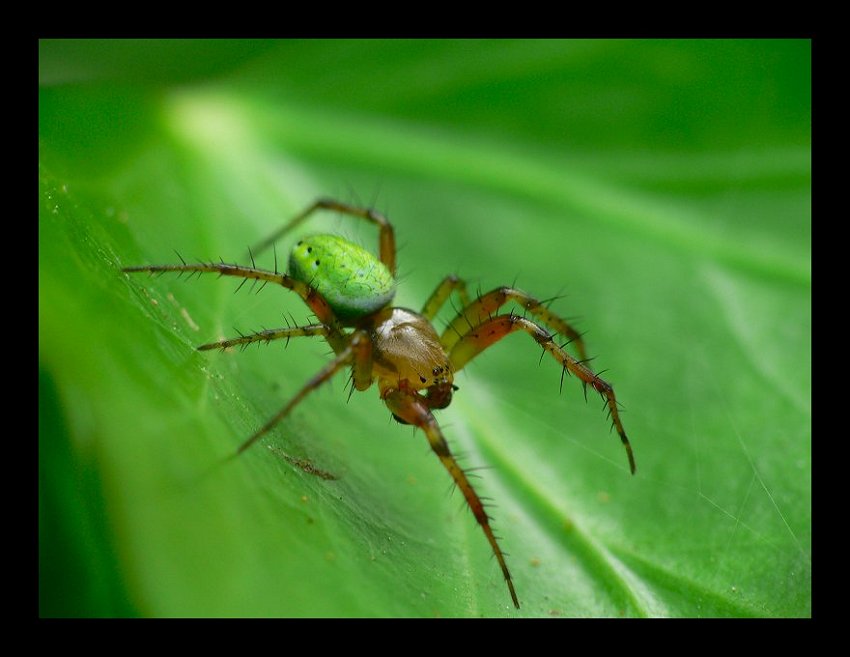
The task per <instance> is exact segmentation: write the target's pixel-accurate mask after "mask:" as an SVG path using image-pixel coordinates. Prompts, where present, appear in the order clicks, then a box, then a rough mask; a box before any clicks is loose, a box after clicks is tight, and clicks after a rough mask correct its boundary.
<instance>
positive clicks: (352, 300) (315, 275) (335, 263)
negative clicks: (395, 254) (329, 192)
mask: <svg viewBox="0 0 850 657" xmlns="http://www.w3.org/2000/svg"><path fill="white" fill-rule="evenodd" d="M289 275H290V276H292V277H293V278H295V279H297V280H299V281H303V282H304V283H307V284H308V285H310V286H312V287H313V288H314V289H315V290H317V291H318V292H319V294H321V295H322V296H323V297H324V298H325V300H326V301H327V302H328V304H330V306H331V308H332V309H333V311H334V313H335V314H336V316H337V318H338V319H340V320H341V321H350V320H354V319H357V318H358V317H363V316H364V315H368V314H370V313H373V312H375V311H376V310H380V309H381V308H383V307H384V306H386V305H387V304H388V303H389V302H390V301H392V299H393V296H394V295H395V280H393V277H392V274H390V271H389V269H387V268H386V266H385V265H384V263H382V262H381V261H380V260H378V259H377V258H376V257H375V256H374V255H372V254H371V253H370V252H369V251H367V250H366V249H364V248H362V247H359V246H357V245H356V244H352V243H351V242H349V241H348V240H346V239H343V238H342V237H338V236H336V235H313V236H312V237H305V238H304V239H303V240H301V241H300V242H298V243H297V244H296V245H295V246H294V247H293V249H292V252H291V253H290V254H289Z"/></svg>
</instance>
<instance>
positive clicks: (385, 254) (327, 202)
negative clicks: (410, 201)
mask: <svg viewBox="0 0 850 657" xmlns="http://www.w3.org/2000/svg"><path fill="white" fill-rule="evenodd" d="M316 210H333V211H335V212H341V213H343V214H347V215H350V216H352V217H359V218H361V219H365V220H366V221H368V222H370V223H373V224H375V225H377V226H378V227H379V228H380V230H381V232H380V236H379V237H378V251H379V254H380V259H381V262H383V263H384V264H385V265H386V266H387V269H389V270H390V273H391V274H392V275H393V276H395V260H396V248H395V234H394V232H393V226H392V224H391V223H390V222H389V220H388V219H387V218H386V217H385V216H384V215H382V214H381V213H380V212H377V211H375V210H372V209H371V208H357V207H354V206H353V205H348V204H346V203H340V202H339V201H334V200H333V199H330V198H320V199H316V201H314V202H313V204H312V205H310V206H309V207H308V208H306V209H305V210H303V211H302V212H301V213H299V214H298V215H296V216H295V217H293V218H292V219H290V220H289V221H288V222H287V223H286V225H284V226H283V228H280V229H279V230H277V231H275V232H274V233H272V235H270V236H269V237H267V238H266V239H265V240H263V241H262V242H260V243H259V244H257V246H255V247H254V249H253V251H254V253H260V251H263V250H265V249H267V248H268V247H270V246H271V245H272V244H273V243H274V242H276V241H277V240H279V239H280V238H281V237H283V236H284V235H285V234H286V233H288V232H289V231H291V230H292V229H293V228H295V227H296V226H298V225H299V224H300V223H302V222H303V221H304V220H306V219H307V217H309V216H310V215H311V214H313V213H314V212H315V211H316Z"/></svg>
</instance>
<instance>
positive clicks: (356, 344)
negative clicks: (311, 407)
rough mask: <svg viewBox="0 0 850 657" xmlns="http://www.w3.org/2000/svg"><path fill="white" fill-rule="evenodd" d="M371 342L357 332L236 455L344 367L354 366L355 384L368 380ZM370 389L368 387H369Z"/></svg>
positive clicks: (361, 333) (362, 333) (362, 332)
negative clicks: (367, 369)
mask: <svg viewBox="0 0 850 657" xmlns="http://www.w3.org/2000/svg"><path fill="white" fill-rule="evenodd" d="M371 360H372V354H371V342H370V341H369V336H368V335H367V334H366V332H365V331H355V332H354V333H353V334H352V335H351V340H350V342H349V344H348V346H347V347H345V349H343V350H342V351H341V352H340V353H339V354H337V356H336V358H334V359H333V360H332V361H331V362H330V363H328V364H327V365H325V366H324V367H323V368H322V369H321V370H319V372H318V373H317V374H316V375H315V376H313V378H311V379H310V380H309V381H307V383H306V384H304V387H302V388H301V390H299V391H298V393H297V394H296V395H295V396H294V397H293V398H292V399H290V400H289V402H287V404H286V406H284V407H283V408H282V409H280V411H278V412H277V414H276V415H275V416H274V417H272V418H271V419H270V420H269V421H268V422H266V423H265V424H264V425H263V426H262V427H260V428H259V429H258V430H257V431H256V432H255V433H254V434H253V435H252V436H251V437H250V438H248V439H247V440H246V441H245V442H244V443H242V444H241V445H240V446H239V449H238V450H236V455H238V454H241V453H242V452H244V451H245V450H246V449H248V448H249V447H250V446H251V445H253V444H254V443H255V442H256V441H257V440H259V439H260V438H262V437H263V436H264V435H266V434H267V433H268V432H269V431H271V430H272V429H273V428H274V426H275V425H276V424H277V423H278V422H280V421H281V420H282V419H283V418H285V417H286V416H287V415H289V412H290V411H291V410H292V409H293V408H295V406H296V405H297V404H298V403H299V402H300V401H301V400H302V399H304V397H306V396H307V395H308V394H309V393H310V392H312V391H313V390H315V389H316V388H318V387H319V386H320V385H322V384H323V383H324V382H325V381H328V380H329V379H330V378H331V377H332V376H333V375H334V374H336V373H337V372H339V371H340V370H341V369H342V368H343V367H345V366H346V365H349V364H353V366H354V380H355V384H356V382H357V380H358V377H359V379H360V380H361V381H363V380H364V379H365V378H366V374H365V372H364V370H365V369H366V368H367V367H368V368H369V369H371ZM369 378H371V373H370V374H369ZM367 387H368V386H367Z"/></svg>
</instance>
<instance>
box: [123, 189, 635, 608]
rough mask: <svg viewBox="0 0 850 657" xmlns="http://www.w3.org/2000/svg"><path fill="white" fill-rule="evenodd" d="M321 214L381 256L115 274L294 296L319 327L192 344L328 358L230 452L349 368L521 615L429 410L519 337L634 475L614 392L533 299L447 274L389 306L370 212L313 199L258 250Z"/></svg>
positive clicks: (389, 288)
mask: <svg viewBox="0 0 850 657" xmlns="http://www.w3.org/2000/svg"><path fill="white" fill-rule="evenodd" d="M320 209H323V210H333V211H336V212H340V213H342V214H344V215H348V216H351V217H357V218H360V219H364V220H366V221H368V222H370V223H373V224H376V225H377V226H378V228H379V229H380V237H379V257H378V258H375V256H374V255H372V254H371V253H369V252H368V251H366V250H365V249H363V248H361V247H359V246H357V245H355V244H352V243H351V242H349V241H347V240H345V239H343V238H341V237H338V236H335V235H315V236H312V237H305V238H304V239H302V240H301V241H299V242H298V243H297V244H295V246H294V247H293V249H292V251H291V253H290V256H289V273H281V272H278V271H277V266H275V271H268V270H264V269H259V268H257V267H256V266H255V265H254V264H253V256H252V258H251V260H252V266H250V267H247V266H241V265H233V264H226V263H223V262H222V263H207V264H205V263H198V264H187V263H186V262H185V261H183V262H182V263H181V264H175V265H143V266H140V267H126V268H124V270H123V271H125V272H148V273H162V272H190V273H198V274H201V273H217V274H219V275H220V276H235V277H236V278H241V279H243V280H242V283H241V284H240V286H241V285H244V283H245V282H246V281H248V280H254V281H263V282H264V284H266V283H276V284H278V285H281V286H283V287H285V288H288V289H290V290H292V291H293V292H295V293H296V294H297V295H298V296H300V297H301V298H302V299H303V300H304V302H305V303H306V304H307V305H308V306H309V307H310V309H311V310H312V312H313V313H314V314H315V316H316V318H317V319H318V320H319V321H318V322H317V323H315V324H310V325H307V326H290V327H287V328H280V329H271V330H265V331H260V332H258V333H253V334H250V335H243V336H240V337H238V338H233V339H229V340H221V341H219V342H213V343H210V344H205V345H202V346H200V347H198V349H200V350H209V349H227V348H228V347H234V346H240V345H248V344H251V343H254V342H270V341H272V340H279V339H281V338H286V339H289V338H293V337H296V336H321V337H323V338H325V340H327V341H328V343H329V344H330V346H331V348H332V349H333V351H334V354H335V357H334V359H333V360H332V361H331V362H330V363H328V364H327V365H325V367H323V368H322V369H321V370H320V371H319V372H318V373H317V374H316V375H315V376H313V378H311V379H310V380H309V381H307V383H306V384H305V385H304V386H303V387H302V388H301V390H299V391H298V393H297V394H296V395H295V396H294V397H293V398H292V399H291V400H290V401H289V402H288V403H287V404H286V405H285V406H284V407H283V408H282V409H281V410H280V411H278V413H277V414H276V415H274V416H273V417H272V418H271V419H269V421H268V422H266V423H265V424H264V425H263V426H262V427H260V428H259V429H258V430H257V431H256V432H255V433H254V434H253V435H252V436H250V437H249V438H248V439H247V440H245V441H244V442H243V443H242V445H241V446H240V447H239V449H238V450H237V452H236V454H240V453H242V452H244V451H245V450H246V449H248V447H250V446H251V445H253V444H254V443H255V442H256V441H257V440H259V439H260V438H261V437H262V436H264V435H266V434H267V433H268V432H269V431H271V429H272V428H273V427H274V426H275V425H276V424H277V423H278V422H280V421H281V420H282V419H283V418H285V417H286V416H287V415H288V414H289V413H290V411H292V409H293V408H294V407H295V406H296V405H297V404H298V403H299V402H300V401H301V400H302V399H304V397H305V396H306V395H307V394H308V393H310V392H311V391H312V390H315V389H316V388H318V387H319V386H320V385H321V384H322V383H324V382H325V381H328V380H329V379H330V378H331V377H333V375H334V374H336V373H337V372H339V371H340V370H341V369H343V368H345V367H351V373H352V374H351V379H352V382H353V386H354V388H356V389H357V390H366V389H367V388H369V387H370V386H371V385H372V383H374V382H375V381H377V384H378V392H379V393H380V396H381V399H382V400H383V402H384V403H385V404H386V405H387V408H389V410H390V413H392V415H393V417H394V418H395V419H396V420H398V422H400V423H402V424H412V425H414V426H416V427H418V428H420V429H422V430H423V431H424V433H425V435H426V437H427V438H428V442H429V443H430V445H431V449H433V450H434V453H435V454H436V455H437V457H438V458H439V459H440V462H441V463H442V464H443V465H444V466H445V468H446V469H447V470H448V471H449V474H451V476H452V479H454V483H455V484H456V485H457V487H458V488H459V489H460V490H461V492H463V495H464V497H465V498H466V502H467V504H468V505H469V508H470V509H471V510H472V513H473V515H474V516H475V519H476V520H477V521H478V524H479V525H481V528H482V529H483V530H484V534H485V536H486V537H487V541H488V542H489V543H490V547H491V548H492V550H493V554H494V555H495V556H496V560H497V561H498V562H499V566H500V567H501V569H502V574H503V575H504V577H505V582H506V583H507V586H508V590H509V591H510V595H511V600H512V601H513V603H514V606H515V607H516V608H519V599H518V598H517V595H516V591H515V590H514V585H513V581H512V580H511V574H510V571H509V570H508V566H507V564H506V563H505V556H504V554H503V553H502V550H501V548H500V547H499V543H498V541H497V540H496V536H495V535H494V534H493V530H492V529H491V527H490V520H491V518H490V516H489V514H488V513H487V512H486V511H485V509H484V505H483V504H482V502H481V498H479V497H478V494H477V493H476V492H475V489H474V488H473V486H472V484H471V483H470V481H469V479H468V478H467V476H466V473H465V472H464V471H463V469H461V467H460V466H459V465H458V463H457V461H456V460H455V458H454V456H453V455H452V453H451V451H450V450H449V446H448V444H447V443H446V440H445V438H444V437H443V433H442V431H441V429H440V426H439V424H437V420H436V419H435V418H434V414H433V413H432V411H433V410H434V409H440V408H445V407H447V406H448V405H449V404H450V403H451V400H452V393H453V392H454V391H455V390H457V387H456V386H455V385H454V384H453V379H454V375H455V372H458V371H459V370H461V369H462V368H463V367H464V366H465V365H466V364H467V363H469V361H470V360H472V359H473V358H475V357H476V356H477V355H478V354H480V353H481V352H482V351H484V350H485V349H486V348H487V347H489V346H491V345H493V344H495V343H496V342H498V341H499V340H501V339H502V338H504V337H505V336H506V335H508V334H510V333H513V332H514V331H524V332H525V333H527V334H528V335H530V336H531V337H532V339H534V340H535V341H536V342H537V343H538V344H539V345H540V346H541V347H542V348H543V349H544V350H545V351H546V352H548V353H549V354H550V355H551V356H552V357H553V358H554V359H555V360H556V361H558V363H559V364H560V365H561V367H562V368H563V372H570V373H572V374H574V375H575V376H577V377H578V378H579V379H580V380H581V381H582V383H583V385H585V386H586V385H587V384H590V385H591V386H592V387H593V388H594V389H595V390H596V391H597V392H599V393H600V394H601V395H602V397H603V398H604V399H605V402H606V406H607V407H608V412H609V414H610V417H611V420H612V422H613V425H614V427H615V428H616V430H617V433H618V434H619V435H620V439H621V440H622V442H623V445H624V446H625V448H626V454H627V455H628V459H629V467H630V469H631V472H632V474H634V472H635V460H634V456H633V455H632V448H631V446H630V444H629V440H628V438H627V437H626V432H625V430H624V429H623V424H622V422H621V421H620V414H619V412H618V408H617V401H616V398H615V397H614V390H613V388H612V387H611V385H610V384H608V383H607V382H605V381H604V380H602V379H601V378H600V377H599V376H597V375H596V374H594V373H593V371H592V370H591V369H590V368H589V367H588V366H587V365H586V364H585V361H586V353H585V348H584V343H583V342H582V339H581V336H580V335H579V333H578V332H577V331H576V330H575V329H574V328H572V327H571V326H570V325H569V324H568V323H567V322H566V321H564V320H563V319H561V318H560V317H558V316H557V315H555V314H554V313H552V312H551V311H550V310H549V309H548V308H546V307H545V306H544V305H543V304H542V303H541V302H540V301H538V300H537V299H535V298H533V297H531V296H529V295H528V294H526V293H525V292H521V291H520V290H517V289H515V288H512V287H499V288H496V289H494V290H492V291H490V292H488V293H487V294H483V295H479V296H478V297H477V298H476V299H475V300H474V301H472V302H470V300H469V295H468V294H467V291H466V285H465V283H464V282H463V281H462V280H461V279H459V278H458V277H456V276H446V277H445V278H444V279H443V280H442V282H441V283H440V284H439V285H438V286H437V288H436V289H435V290H434V292H433V294H432V295H431V296H430V298H429V299H428V301H427V302H426V303H425V305H424V306H423V307H422V310H421V311H420V312H415V311H413V310H409V309H407V308H397V307H393V306H392V305H391V302H392V300H393V296H394V294H395V285H396V281H395V274H396V247H395V235H394V232H393V227H392V225H391V224H390V222H389V221H388V220H387V219H386V217H384V216H383V215H381V214H380V213H378V212H376V211H375V210H372V209H364V208H357V207H354V206H350V205H346V204H344V203H340V202H338V201H334V200H332V199H324V198H322V199H318V200H317V201H315V202H314V203H313V204H312V205H310V206H309V207H307V208H306V209H305V210H304V211H303V212H301V213H300V214H298V215H297V216H296V217H294V218H293V219H292V220H290V221H289V222H288V223H287V224H286V225H285V226H283V228H281V229H280V230H279V231H277V232H276V233H275V234H274V235H272V236H271V237H269V239H267V240H266V241H264V242H263V243H261V244H260V245H259V246H258V247H257V251H261V250H262V249H265V248H267V247H268V246H270V245H271V244H272V243H273V242H275V241H277V240H278V239H279V238H281V237H282V236H283V235H285V234H286V233H288V232H289V231H291V230H292V229H294V228H295V227H296V226H298V225H299V224H301V223H302V222H303V221H304V220H305V219H307V218H308V217H309V216H310V215H312V214H313V213H314V212H315V211H316V210H320ZM181 260H182V258H181ZM452 292H455V293H456V294H457V295H458V297H459V298H460V301H461V303H462V305H463V309H462V310H461V311H460V312H458V313H457V315H456V317H455V318H454V319H453V320H452V321H451V322H450V323H449V325H448V327H447V328H446V329H445V330H444V331H443V332H442V334H441V335H438V333H437V331H436V330H435V329H434V327H433V326H432V324H431V322H432V320H433V319H434V317H435V316H436V314H437V312H438V311H439V309H440V308H441V307H442V306H443V304H444V303H445V302H446V301H447V300H448V298H449V297H450V295H451V294H452ZM509 301H513V302H515V303H517V304H518V305H520V306H522V307H523V308H524V309H525V310H526V311H527V312H528V313H529V314H531V315H532V316H533V317H534V318H536V319H537V320H539V321H540V322H542V323H543V324H545V325H546V326H548V327H549V328H551V329H552V330H553V332H552V333H550V332H549V331H547V330H546V329H544V328H543V327H542V326H540V325H539V324H538V323H536V322H534V321H532V320H530V319H527V318H526V317H523V316H520V315H516V314H514V313H513V312H511V313H509V314H498V315H494V313H495V312H496V311H498V310H499V309H500V308H501V307H502V306H504V305H505V304H506V303H508V302H509ZM559 333H560V334H561V335H564V336H565V337H567V338H568V339H569V342H570V343H572V344H573V345H574V346H575V349H576V351H577V352H578V356H579V358H574V357H573V356H571V355H570V354H568V353H567V352H566V351H565V350H564V348H563V347H562V346H559V345H558V344H557V343H556V342H555V340H554V336H555V335H557V334H559ZM562 376H563V374H562Z"/></svg>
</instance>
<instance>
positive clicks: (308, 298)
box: [122, 262, 347, 353]
mask: <svg viewBox="0 0 850 657" xmlns="http://www.w3.org/2000/svg"><path fill="white" fill-rule="evenodd" d="M122 271H125V272H128V273H138V272H147V273H150V274H160V273H165V272H177V273H188V274H218V275H219V276H234V277H236V278H241V279H243V281H242V283H241V284H240V287H241V286H242V285H244V284H245V283H246V282H247V281H249V280H253V281H255V282H256V281H262V282H263V285H266V284H268V283H275V284H277V285H281V286H283V287H285V288H287V289H289V290H292V291H293V292H295V293H296V294H297V295H298V296H299V297H301V298H302V299H303V300H304V302H305V303H306V304H307V305H308V306H309V307H310V310H312V311H313V313H314V314H315V315H316V317H317V318H318V319H319V321H320V322H321V323H322V324H324V325H325V327H326V328H327V330H328V333H327V335H326V337H327V340H328V342H329V343H330V344H331V346H332V347H333V349H334V351H335V352H337V353H339V352H340V350H341V349H343V348H344V347H345V345H346V344H347V340H346V337H345V334H344V333H343V330H342V326H341V325H340V323H339V321H338V320H337V318H336V316H335V315H334V312H333V310H331V307H330V306H329V305H328V302H327V301H325V299H324V298H323V297H322V295H321V294H319V293H318V292H317V291H316V290H314V289H313V288H312V287H310V286H309V285H307V284H306V283H302V282H301V281H298V280H296V279H294V278H292V277H291V276H289V275H287V274H282V273H280V272H277V271H273V272H272V271H268V270H265V269H258V268H256V267H246V266H242V265H232V264H228V263H224V262H209V263H203V262H200V263H196V264H187V263H186V262H183V263H181V264H179V265H141V266H137V267H124V268H123V270H122Z"/></svg>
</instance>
